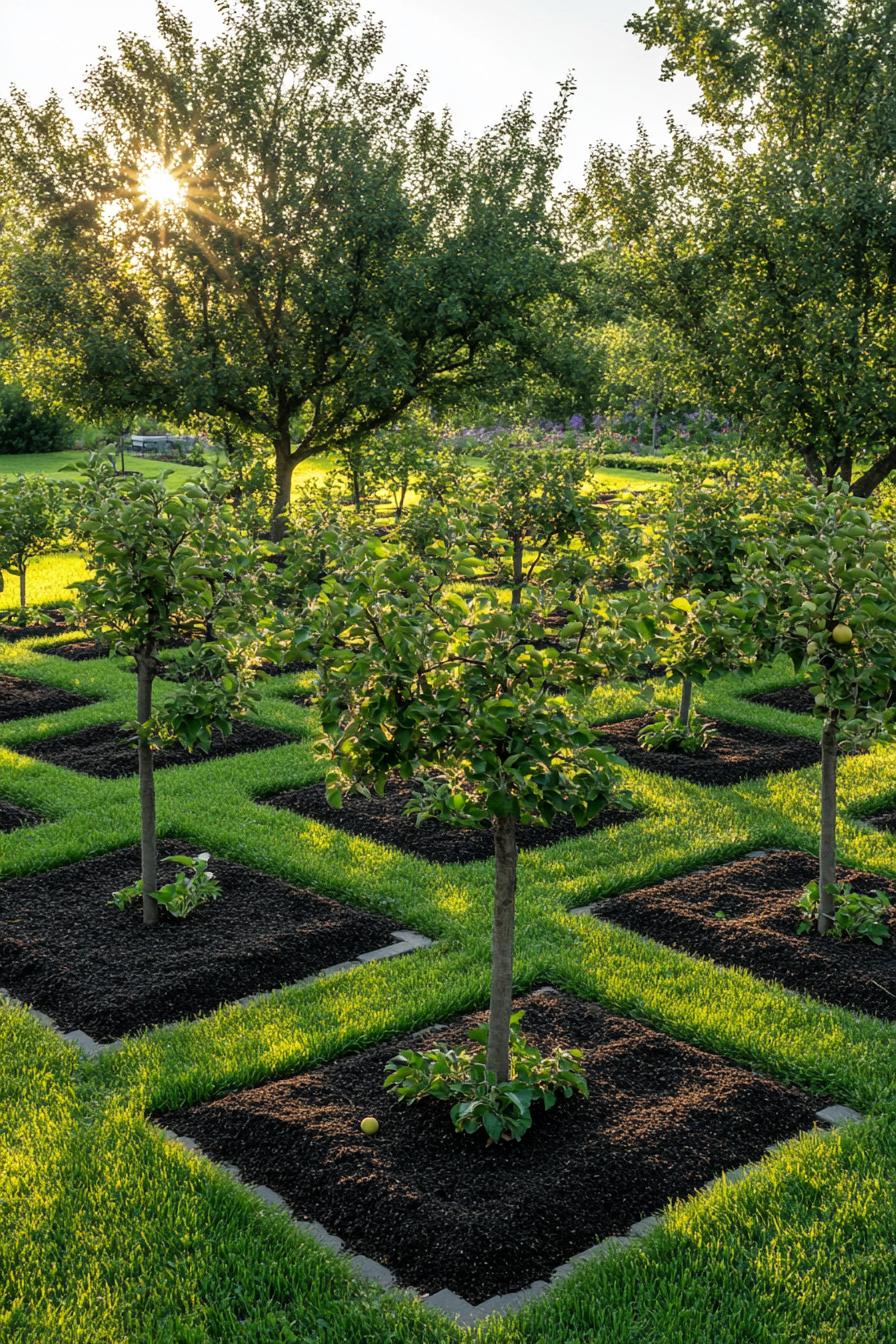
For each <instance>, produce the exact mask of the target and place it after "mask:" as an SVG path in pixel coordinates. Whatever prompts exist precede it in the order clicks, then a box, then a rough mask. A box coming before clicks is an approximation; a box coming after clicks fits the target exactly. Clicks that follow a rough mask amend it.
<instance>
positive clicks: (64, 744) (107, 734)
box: [16, 719, 293, 779]
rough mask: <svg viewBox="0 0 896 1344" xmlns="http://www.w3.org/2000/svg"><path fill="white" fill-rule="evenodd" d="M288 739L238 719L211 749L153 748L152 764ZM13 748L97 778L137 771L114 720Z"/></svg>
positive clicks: (197, 760) (214, 756) (213, 756)
mask: <svg viewBox="0 0 896 1344" xmlns="http://www.w3.org/2000/svg"><path fill="white" fill-rule="evenodd" d="M291 741H293V739H292V738H291V737H288V736H287V735H286V733H280V732H277V730H276V729H274V728H263V727H261V726H260V725H259V724H257V723H249V722H248V721H247V720H245V719H239V720H237V721H236V722H235V723H234V725H233V732H232V733H231V734H230V736H229V737H222V736H221V734H220V733H215V734H214V737H213V740H212V748H211V751H209V752H207V753H206V752H203V751H193V752H189V751H187V750H186V749H185V748H184V747H180V746H173V747H166V748H165V750H164V751H158V752H156V758H155V768H156V769H157V770H164V769H166V767H168V766H171V765H200V764H201V763H202V762H203V761H207V760H220V759H221V757H224V756H239V755H240V754H241V753H243V752H247V751H263V750H264V749H265V748H266V747H279V746H282V745H283V743H284V742H291ZM16 750H17V751H21V752H23V753H24V754H25V755H26V756H36V757H37V758H38V760H41V761H49V763H50V764H51V765H64V766H65V767H66V768H67V769H69V770H80V771H81V772H82V773H83V774H87V775H96V776H97V777H98V778H100V779H121V778H123V777H124V776H126V775H135V774H136V773H137V751H136V748H135V746H134V743H133V740H132V739H131V738H130V737H129V736H128V735H127V733H124V732H123V731H122V730H121V728H120V727H119V725H118V724H115V723H100V724H96V725H95V726H94V727H92V728H82V729H81V730H80V731H79V732H77V733H65V734H64V735H63V736H62V737H51V738H46V739H43V740H41V741H39V742H27V743H25V745H24V746H22V747H17V748H16Z"/></svg>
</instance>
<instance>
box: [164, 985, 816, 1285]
mask: <svg viewBox="0 0 896 1344" xmlns="http://www.w3.org/2000/svg"><path fill="white" fill-rule="evenodd" d="M516 1006H517V1007H521V1008H524V1009H525V1013H526V1016H525V1019H524V1028H525V1032H526V1035H527V1037H528V1038H529V1040H530V1041H532V1042H533V1043H534V1044H535V1045H537V1046H538V1047H539V1048H540V1049H541V1050H542V1051H544V1052H546V1053H547V1052H548V1051H550V1050H552V1049H553V1048H555V1047H556V1046H565V1047H570V1046H577V1047H578V1048H580V1049H581V1050H582V1051H583V1055H584V1059H583V1063H584V1067H585V1071H586V1074H587V1078H588V1086H589V1090H590V1098H589V1099H587V1100H586V1099H584V1098H581V1097H574V1098H570V1099H569V1100H565V1099H563V1098H562V1097H561V1098H560V1099H559V1100H558V1102H557V1105H556V1106H555V1107H554V1108H553V1109H552V1110H550V1111H547V1112H546V1111H544V1109H543V1108H542V1107H541V1106H537V1107H536V1108H535V1116H534V1124H533V1127H532V1129H531V1130H530V1131H529V1133H528V1134H527V1135H526V1136H525V1137H524V1138H523V1139H522V1141H521V1142H520V1143H514V1142H502V1143H498V1144H493V1145H491V1146H488V1145H487V1144H486V1141H485V1138H484V1136H483V1134H481V1133H479V1134H475V1135H459V1134H456V1133H455V1132H454V1130H453V1128H452V1125H451V1121H450V1119H449V1116H448V1108H447V1106H446V1105H445V1103H443V1102H435V1101H433V1100H431V1099H428V1100H424V1101H422V1102H420V1103H418V1104H417V1105H414V1106H407V1105H403V1104H401V1103H399V1102H398V1101H396V1100H394V1099H392V1098H390V1097H389V1095H388V1094H387V1093H386V1092H385V1091H384V1090H383V1086H382V1082H383V1066H384V1064H385V1063H386V1061H387V1060H388V1059H389V1058H390V1057H391V1056H392V1055H393V1054H394V1053H395V1052H396V1050H398V1049H400V1048H402V1046H404V1045H407V1044H413V1046H414V1047H415V1048H417V1049H423V1048H428V1047H429V1046H431V1045H433V1044H435V1043H437V1042H446V1043H455V1044H456V1043H458V1042H460V1041H462V1040H463V1039H464V1036H465V1033H466V1031H467V1030H468V1028H469V1027H470V1026H471V1025H473V1023H478V1022H481V1021H482V1020H483V1014H481V1013H480V1014H474V1015H471V1016H469V1017H464V1018H461V1019H459V1020H457V1021H455V1022H454V1023H453V1024H452V1025H451V1026H450V1027H448V1028H444V1027H443V1028H440V1029H438V1030H431V1031H428V1032H426V1033H422V1034H420V1035H419V1036H417V1037H414V1038H411V1041H410V1042H409V1041H408V1039H407V1038H405V1039H404V1040H403V1041H393V1042H392V1043H391V1044H385V1045H380V1046H377V1047H375V1048H373V1049H369V1050H365V1051H364V1052H363V1053H360V1054H354V1055H348V1056H343V1057H342V1058H340V1059H336V1060H334V1061H332V1062H330V1063H328V1064H325V1065H323V1066H322V1067H320V1068H317V1069H314V1070H313V1071H311V1072H309V1073H304V1074H298V1075H296V1076H294V1077H291V1078H285V1079H282V1080H280V1081H277V1082H271V1083H266V1084H263V1085H262V1086H259V1087H252V1088H246V1089H244V1090H242V1091H239V1092H234V1093H231V1094H230V1095H229V1096H224V1097H220V1098H218V1099H216V1100H213V1101H208V1102H203V1103H200V1104H198V1105H194V1106H187V1107H184V1108H182V1109H181V1110H178V1111H176V1112H174V1113H173V1114H168V1115H164V1116H161V1117H158V1118H159V1119H160V1121H161V1123H163V1124H164V1125H166V1126H167V1127H169V1128H171V1129H172V1130H174V1131H175V1132H177V1133H182V1134H187V1135H189V1136H190V1137H191V1138H195V1139H196V1140H197V1141H198V1143H199V1144H200V1146H201V1147H202V1149H203V1150H204V1151H205V1152H207V1153H209V1154H210V1155H211V1156H212V1157H214V1158H216V1159H218V1160H220V1161H227V1162H230V1163H234V1164H236V1166H237V1167H238V1168H239V1170H240V1174H241V1176H242V1177H243V1179H244V1180H248V1181H252V1182H256V1183H259V1184H264V1185H267V1186H270V1187H271V1188H272V1189H274V1190H276V1191H277V1192H278V1193H279V1194H281V1195H282V1196H283V1197H284V1199H286V1201H287V1202H288V1203H289V1205H290V1206H291V1207H292V1209H293V1210H294V1212H295V1213H296V1214H297V1215H298V1216H300V1217H304V1218H309V1219H316V1220H317V1221H319V1222H320V1223H322V1224H323V1226H324V1227H325V1228H326V1229H327V1231H329V1232H332V1233H335V1234H336V1235H338V1236H340V1237H342V1238H343V1239H344V1241H345V1242H346V1243H347V1244H348V1246H349V1247H350V1248H351V1249H352V1251H354V1252H356V1253H357V1252H360V1253H362V1254H366V1255H369V1256H372V1257H373V1258H374V1259H376V1260H379V1261H381V1262H382V1263H384V1264H386V1265H388V1266H389V1268H390V1269H391V1270H392V1272H393V1273H394V1274H395V1276H396V1278H397V1279H398V1280H399V1282H400V1283H402V1284H404V1285H406V1286H413V1287H415V1288H417V1289H418V1290H420V1291H424V1292H434V1291H438V1290H439V1289H441V1288H445V1287H447V1288H451V1289H453V1290H454V1291H455V1292H457V1293H460V1294H461V1295H462V1296H464V1297H465V1298H467V1299H468V1300H470V1301H472V1302H479V1301H482V1300H483V1299H485V1298H488V1297H490V1296H492V1295H494V1294H496V1293H504V1292H512V1291H515V1290H517V1289H519V1288H521V1287H523V1286H524V1285H526V1284H528V1283H530V1282H531V1281H533V1280H534V1279H536V1278H549V1277H550V1274H551V1271H552V1270H553V1269H555V1268H556V1267H557V1266H558V1265H559V1264H560V1263H562V1262H563V1261H565V1260H566V1259H568V1258H569V1257H570V1256H571V1255H574V1254H577V1253H578V1252H579V1251H583V1250H585V1249H586V1248H587V1247H589V1246H591V1245H593V1244H594V1243H595V1242H597V1241H600V1240H602V1239H603V1238H604V1237H606V1236H609V1235H612V1234H616V1233H621V1232H623V1231H625V1230H626V1229H627V1228H628V1227H630V1226H631V1224H632V1223H633V1222H635V1221H637V1220H638V1219H639V1218H641V1217H644V1216H646V1215H647V1214H650V1213H653V1212H655V1211H656V1210H658V1209H660V1208H661V1207H662V1206H663V1205H664V1204H665V1203H666V1201H668V1200H670V1199H674V1198H683V1197H686V1196H688V1195H690V1194H692V1193H693V1192H694V1191H695V1190H696V1189H698V1188H699V1187H700V1186H701V1185H703V1184H705V1183H706V1181H707V1180H709V1179H710V1178H712V1177H713V1176H715V1175H717V1174H718V1173H719V1172H720V1171H722V1170H723V1169H729V1170H730V1169H732V1168H734V1167H736V1166H739V1165H741V1164H743V1163H745V1162H749V1161H753V1160H756V1159H759V1158H761V1157H762V1155H763V1153H764V1150H765V1148H766V1147H767V1146H768V1145H769V1144H770V1143H774V1142H778V1141H780V1140H782V1139H785V1138H788V1137H790V1136H792V1135H794V1134H796V1133H797V1132H799V1131H800V1130H803V1129H806V1128H808V1127H810V1126H811V1125H812V1123H813V1119H814V1115H815V1112H816V1110H817V1109H818V1107H819V1106H822V1105H824V1102H822V1101H819V1100H817V1099H811V1098H809V1097H808V1096H806V1095H805V1094H804V1093H802V1092H800V1091H798V1090H797V1089H796V1088H793V1087H785V1086H782V1085H780V1084H778V1083H775V1082H772V1081H771V1080H769V1079H767V1078H762V1077H759V1076H757V1075H756V1074H754V1073H752V1072H750V1070H748V1069H744V1068H740V1067H738V1066H737V1065H734V1064H729V1063H728V1062H727V1061H726V1060H724V1059H722V1058H721V1057H720V1056H718V1055H713V1054H709V1053H708V1052H706V1051H704V1050H699V1049H696V1048H695V1047H694V1046H690V1045H685V1044H682V1043H681V1042H679V1041H675V1040H673V1039H672V1038H671V1037H669V1036H665V1035H663V1034H662V1033H660V1032H658V1031H654V1030H653V1029H651V1028H650V1027H647V1026H645V1025H644V1024H643V1023H640V1022H636V1021H634V1020H632V1019H630V1018H625V1017H618V1016H615V1015H614V1014H611V1013H608V1012H606V1011H605V1010H604V1009H603V1008H600V1007H598V1005H596V1004H593V1003H587V1002H584V1001H582V1000H580V999H576V998H574V997H573V996H571V995H568V994H562V993H557V992H548V993H539V992H536V993H534V994H530V995H527V996H526V997H525V998H523V999H521V1000H520V1001H519V1002H518V1003H517V1005H516ZM370 1114H372V1115H375V1116H377V1118H378V1119H379V1121H380V1126H381V1128H380V1131H379V1133H378V1134H376V1135H375V1136H374V1137H372V1138H368V1137H366V1136H365V1135H363V1134H362V1133H361V1132H360V1129H359V1122H360V1120H361V1118H362V1117H363V1116H365V1115H370Z"/></svg>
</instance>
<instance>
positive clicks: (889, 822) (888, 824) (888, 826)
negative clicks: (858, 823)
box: [862, 807, 896, 833]
mask: <svg viewBox="0 0 896 1344" xmlns="http://www.w3.org/2000/svg"><path fill="white" fill-rule="evenodd" d="M862 820H863V821H864V822H865V823H866V824H867V825H868V826H873V827H874V829H875V830H877V831H891V832H894V833H896V807H890V808H887V810H886V811H885V812H875V814H874V816H873V817H863V818H862Z"/></svg>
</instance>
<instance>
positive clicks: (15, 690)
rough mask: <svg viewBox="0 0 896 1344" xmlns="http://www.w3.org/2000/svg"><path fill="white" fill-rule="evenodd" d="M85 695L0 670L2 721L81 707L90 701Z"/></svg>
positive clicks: (0, 717) (0, 714)
mask: <svg viewBox="0 0 896 1344" xmlns="http://www.w3.org/2000/svg"><path fill="white" fill-rule="evenodd" d="M89 704H90V701H89V700H87V699H86V698H85V697H84V696H83V695H74V694H73V693H72V692H71V691H62V690H60V689H59V688H58V687H57V686H46V685H44V683H43V682H41V681H28V680H26V679H25V678H24V677H11V676H9V675H7V674H6V673H5V672H0V723H9V722H10V720H12V719H27V718H31V717H32V716H33V715H37V714H59V713H61V711H62V710H64V709H78V708H80V706H81V705H89Z"/></svg>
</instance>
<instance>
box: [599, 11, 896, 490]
mask: <svg viewBox="0 0 896 1344" xmlns="http://www.w3.org/2000/svg"><path fill="white" fill-rule="evenodd" d="M894 18H896V6H894V5H893V4H892V3H889V2H888V3H883V4H881V3H872V2H871V0H846V2H844V3H840V2H839V0H780V2H779V3H775V4H768V3H765V0H739V2H738V3H730V4H722V5H715V4H708V3H704V0H657V3H656V4H654V5H653V6H652V7H651V8H650V9H649V10H648V11H647V12H646V13H645V14H643V15H642V16H640V17H639V18H636V19H633V20H632V21H631V23H630V27H631V28H632V30H633V31H634V32H635V34H636V35H637V36H638V37H639V38H640V39H641V41H642V42H643V43H644V44H645V45H646V46H647V47H649V48H653V47H662V48H664V49H665V51H666V57H665V62H664V67H663V69H664V76H665V77H666V78H672V77H673V76H674V75H676V74H679V73H683V74H686V75H689V76H692V77H694V78H695V79H696V80H697V82H698V84H699V88H700V95H701V96H700V100H699V102H698V104H697V106H696V111H697V113H698V115H699V117H700V119H701V121H702V128H701V130H700V132H699V133H697V134H691V133H689V132H688V131H686V130H685V129H683V128H682V127H680V126H671V127H670V129H671V132H672V136H671V144H670V146H669V147H668V148H665V149H655V148H654V147H652V146H651V144H650V143H649V141H648V139H647V137H646V135H645V134H644V133H643V131H642V133H641V135H640V136H639V138H638V140H637V142H636V144H635V146H634V147H633V149H631V150H630V151H623V150H621V149H619V148H617V147H614V146H609V145H600V146H598V148H597V150H596V151H595V154H594V157H593V159H592V162H591V164H590V168H589V172H588V176H587V182H586V186H585V189H584V191H583V193H582V194H581V196H580V198H579V210H578V219H579V223H580V225H581V227H582V232H583V237H584V239H585V242H586V245H587V246H591V247H597V248H599V249H605V250H607V251H608V252H609V253H610V254H611V255H612V256H613V257H614V258H615V260H616V261H617V263H618V265H619V267H620V271H621V272H622V273H623V274H624V277H625V281H626V284H627V288H628V293H629V298H630V302H631V303H632V304H633V306H634V307H635V309H636V310H637V311H638V312H640V313H642V314H643V315H645V316H648V317H652V318H654V319H656V320H658V321H660V322H662V323H664V324H668V326H669V327H671V328H672V329H673V330H675V331H677V332H678V334H679V335H680V337H681V338H682V339H683V340H684V341H685V342H686V343H687V345H688V347H689V349H690V350H691V351H692V353H693V356H694V360H695V366H696V368H697V371H698V373H699V376H700V378H701V381H702V382H703V383H704V384H705V386H706V387H707V388H708V390H709V393H710V395H711V396H712V397H713V400H714V402H715V409H717V410H720V411H724V412H726V413H729V414H733V415H735V416H736V417H737V418H738V419H742V420H745V421H746V422H747V423H748V424H749V426H750V427H751V430H752V432H753V434H754V435H755V436H757V437H758V438H759V439H761V440H763V441H764V442H766V443H768V444H770V445H773V447H774V449H775V451H776V452H779V451H780V450H781V449H786V450H789V451H790V452H791V453H793V454H794V455H796V456H797V457H799V458H802V460H803V462H804V463H805V466H806V469H807V471H808V473H809V475H810V476H811V477H812V479H813V480H816V481H821V480H830V479H832V478H834V477H836V476H840V477H843V478H844V479H845V480H847V481H848V482H850V481H851V482H852V488H853V491H854V493H857V494H859V495H867V494H869V493H870V491H871V490H873V489H874V487H875V486H876V485H877V484H879V482H880V481H881V480H883V479H884V478H885V477H886V476H887V475H888V474H889V473H890V472H891V471H892V470H893V469H894V467H896V446H894V445H893V442H892V440H893V434H892V427H893V421H894V415H896V360H894V350H896V315H894V305H893V287H894V281H896V194H894V190H893V182H894V176H896V89H894V85H893V80H892V70H893V63H894V59H896V23H894Z"/></svg>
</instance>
